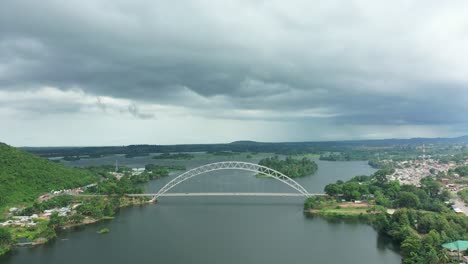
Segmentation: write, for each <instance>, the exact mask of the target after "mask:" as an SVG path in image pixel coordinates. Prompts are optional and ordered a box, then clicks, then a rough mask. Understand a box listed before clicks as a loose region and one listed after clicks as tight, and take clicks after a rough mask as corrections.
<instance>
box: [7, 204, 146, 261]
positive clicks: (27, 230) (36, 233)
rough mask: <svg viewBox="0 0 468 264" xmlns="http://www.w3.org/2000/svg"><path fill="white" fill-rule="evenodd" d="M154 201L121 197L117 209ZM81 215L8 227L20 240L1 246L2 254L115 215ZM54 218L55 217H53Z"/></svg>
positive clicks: (48, 239)
mask: <svg viewBox="0 0 468 264" xmlns="http://www.w3.org/2000/svg"><path fill="white" fill-rule="evenodd" d="M100 200H101V202H102V203H108V202H109V201H108V198H107V197H106V198H101V199H100ZM151 203H154V202H153V201H151V200H147V199H145V198H128V197H122V198H120V199H119V203H118V206H117V207H116V209H120V208H124V207H130V206H142V205H146V204H151ZM76 215H79V214H78V213H77V212H75V214H73V215H70V216H68V217H58V218H57V217H52V216H51V219H41V218H38V219H36V226H35V227H34V228H31V227H25V226H11V227H8V228H7V229H8V231H9V232H10V234H11V237H12V240H13V241H18V242H17V243H15V244H11V245H9V246H4V247H0V256H2V255H5V254H7V253H8V252H10V251H11V250H12V249H14V248H17V247H24V246H28V247H30V246H39V245H43V244H45V243H47V242H49V241H50V240H53V239H55V238H57V236H59V235H60V234H59V232H60V231H61V230H67V229H71V228H76V227H79V226H85V225H90V224H94V223H98V222H101V221H105V220H112V219H114V217H113V216H108V215H102V216H100V217H91V216H82V215H79V216H82V218H81V217H79V218H77V217H76ZM52 218H53V219H52Z"/></svg>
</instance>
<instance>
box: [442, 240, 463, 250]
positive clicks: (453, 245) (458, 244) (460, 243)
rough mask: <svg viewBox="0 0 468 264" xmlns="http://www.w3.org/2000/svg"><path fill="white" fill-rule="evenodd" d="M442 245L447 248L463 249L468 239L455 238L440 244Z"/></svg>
mask: <svg viewBox="0 0 468 264" xmlns="http://www.w3.org/2000/svg"><path fill="white" fill-rule="evenodd" d="M442 247H444V248H446V249H449V250H457V251H465V250H466V249H468V240H457V241H454V242H450V243H445V244H442Z"/></svg>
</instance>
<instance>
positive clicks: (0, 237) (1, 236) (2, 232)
mask: <svg viewBox="0 0 468 264" xmlns="http://www.w3.org/2000/svg"><path fill="white" fill-rule="evenodd" d="M12 242H13V237H12V235H11V233H10V231H9V230H8V229H6V228H3V227H0V246H9V245H10V244H11V243H12Z"/></svg>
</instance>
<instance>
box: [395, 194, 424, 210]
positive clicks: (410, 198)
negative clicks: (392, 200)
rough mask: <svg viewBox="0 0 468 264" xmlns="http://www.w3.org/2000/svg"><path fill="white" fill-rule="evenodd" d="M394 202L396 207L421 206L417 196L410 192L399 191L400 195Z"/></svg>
mask: <svg viewBox="0 0 468 264" xmlns="http://www.w3.org/2000/svg"><path fill="white" fill-rule="evenodd" d="M396 204H397V206H398V207H407V208H419V207H420V206H421V202H420V201H419V197H418V196H417V195H416V194H414V193H410V192H401V193H400V196H399V197H398V199H397V200H396Z"/></svg>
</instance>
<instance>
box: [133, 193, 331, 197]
mask: <svg viewBox="0 0 468 264" xmlns="http://www.w3.org/2000/svg"><path fill="white" fill-rule="evenodd" d="M309 195H310V196H323V195H326V194H323V193H310V194H309ZM127 196H129V197H142V196H151V197H153V196H156V193H142V194H127ZM185 196H205V197H206V196H267V197H304V195H303V194H301V193H238V192H214V193H164V194H161V195H159V197H185Z"/></svg>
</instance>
